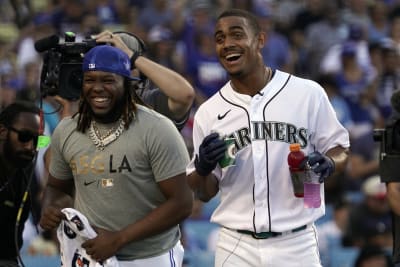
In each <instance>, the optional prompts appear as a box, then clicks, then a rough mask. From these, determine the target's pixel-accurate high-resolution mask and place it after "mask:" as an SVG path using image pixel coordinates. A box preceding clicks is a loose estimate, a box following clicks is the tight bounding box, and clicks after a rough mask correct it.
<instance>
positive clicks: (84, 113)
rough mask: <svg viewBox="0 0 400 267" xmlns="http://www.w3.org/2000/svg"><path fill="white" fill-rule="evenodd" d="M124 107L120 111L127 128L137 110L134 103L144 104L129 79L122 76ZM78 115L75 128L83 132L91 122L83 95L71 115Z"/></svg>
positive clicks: (90, 114)
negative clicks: (76, 110)
mask: <svg viewBox="0 0 400 267" xmlns="http://www.w3.org/2000/svg"><path fill="white" fill-rule="evenodd" d="M123 99H124V103H123V105H124V109H123V111H122V118H123V120H124V122H125V129H128V128H129V125H130V124H131V122H132V121H133V119H134V118H135V113H136V111H137V106H136V104H140V105H145V104H144V102H143V100H142V99H141V98H140V97H139V96H138V95H137V94H136V92H135V90H134V88H133V85H132V82H131V80H129V79H127V78H124V96H123ZM75 116H78V124H77V127H76V128H77V130H78V131H79V132H82V133H84V132H85V131H86V129H88V128H89V126H90V123H91V122H92V119H93V115H92V112H91V110H90V107H89V105H88V103H87V102H86V101H85V99H84V98H83V96H81V100H80V102H79V109H78V112H77V113H76V114H75V115H74V116H73V117H75Z"/></svg>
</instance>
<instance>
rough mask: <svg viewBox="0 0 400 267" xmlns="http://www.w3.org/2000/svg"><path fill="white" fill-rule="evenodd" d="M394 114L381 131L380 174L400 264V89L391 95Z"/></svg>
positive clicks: (395, 256) (394, 259) (395, 254)
mask: <svg viewBox="0 0 400 267" xmlns="http://www.w3.org/2000/svg"><path fill="white" fill-rule="evenodd" d="M391 104H392V107H393V109H392V116H391V119H390V121H389V123H388V125H387V126H386V129H385V130H383V133H381V136H380V139H381V140H379V141H381V158H380V167H379V168H380V174H381V180H382V182H385V183H386V185H387V199H388V202H389V205H390V207H391V210H392V212H393V262H394V263H397V264H399V265H396V266H400V167H399V164H400V142H399V141H400V91H395V92H394V93H393V95H392V97H391Z"/></svg>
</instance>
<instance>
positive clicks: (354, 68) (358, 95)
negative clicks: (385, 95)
mask: <svg viewBox="0 0 400 267" xmlns="http://www.w3.org/2000/svg"><path fill="white" fill-rule="evenodd" d="M356 53H357V48H356V44H354V43H353V42H346V43H345V44H344V45H343V49H342V52H341V63H342V67H341V70H340V71H338V72H336V73H335V75H334V77H335V80H336V83H337V85H338V88H339V93H340V94H341V95H342V96H343V97H344V98H345V100H346V102H347V104H348V105H349V108H350V114H351V117H352V120H353V122H354V127H352V129H349V130H350V135H351V136H353V137H358V136H361V135H363V134H365V133H367V132H369V131H372V129H373V128H374V127H375V126H377V125H378V123H380V119H381V117H380V115H379V112H378V110H377V109H376V107H375V106H374V105H373V101H374V97H375V96H374V94H373V90H372V89H373V87H372V82H373V80H374V78H375V75H376V74H375V73H374V72H372V69H370V68H366V67H363V66H361V65H360V64H359V63H358V62H357V59H356Z"/></svg>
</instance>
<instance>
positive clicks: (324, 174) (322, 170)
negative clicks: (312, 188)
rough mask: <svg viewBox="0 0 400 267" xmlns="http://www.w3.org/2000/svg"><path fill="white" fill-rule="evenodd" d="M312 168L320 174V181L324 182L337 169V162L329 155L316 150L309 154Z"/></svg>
mask: <svg viewBox="0 0 400 267" xmlns="http://www.w3.org/2000/svg"><path fill="white" fill-rule="evenodd" d="M307 159H308V160H307V161H308V164H309V165H310V167H311V169H312V170H313V171H314V172H315V173H316V174H319V182H320V183H322V182H324V181H325V179H326V178H328V177H329V176H330V175H331V174H332V173H334V171H335V162H334V161H333V160H332V159H331V158H330V157H328V156H326V155H322V154H321V153H320V152H318V151H314V152H312V153H310V154H309V155H308V156H307Z"/></svg>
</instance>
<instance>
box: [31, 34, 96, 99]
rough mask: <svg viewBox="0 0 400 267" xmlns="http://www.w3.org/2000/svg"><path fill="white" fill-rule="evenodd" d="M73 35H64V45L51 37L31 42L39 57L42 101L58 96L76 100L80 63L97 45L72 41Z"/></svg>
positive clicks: (77, 97) (80, 79)
mask: <svg viewBox="0 0 400 267" xmlns="http://www.w3.org/2000/svg"><path fill="white" fill-rule="evenodd" d="M75 38H76V36H75V34H74V33H73V32H66V33H65V39H64V42H60V38H59V36H57V35H51V36H48V37H45V38H43V39H40V40H38V41H36V42H35V49H36V51H37V52H39V53H41V52H44V54H43V67H42V72H41V75H40V92H41V95H42V97H46V96H48V95H50V96H54V95H59V96H61V97H63V98H65V99H68V100H77V99H79V97H80V93H81V88H82V78H83V73H82V61H83V56H84V54H85V53H86V52H87V51H89V50H90V49H91V48H93V47H94V46H96V45H99V44H100V43H96V41H95V40H94V39H84V40H82V42H76V41H75Z"/></svg>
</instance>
